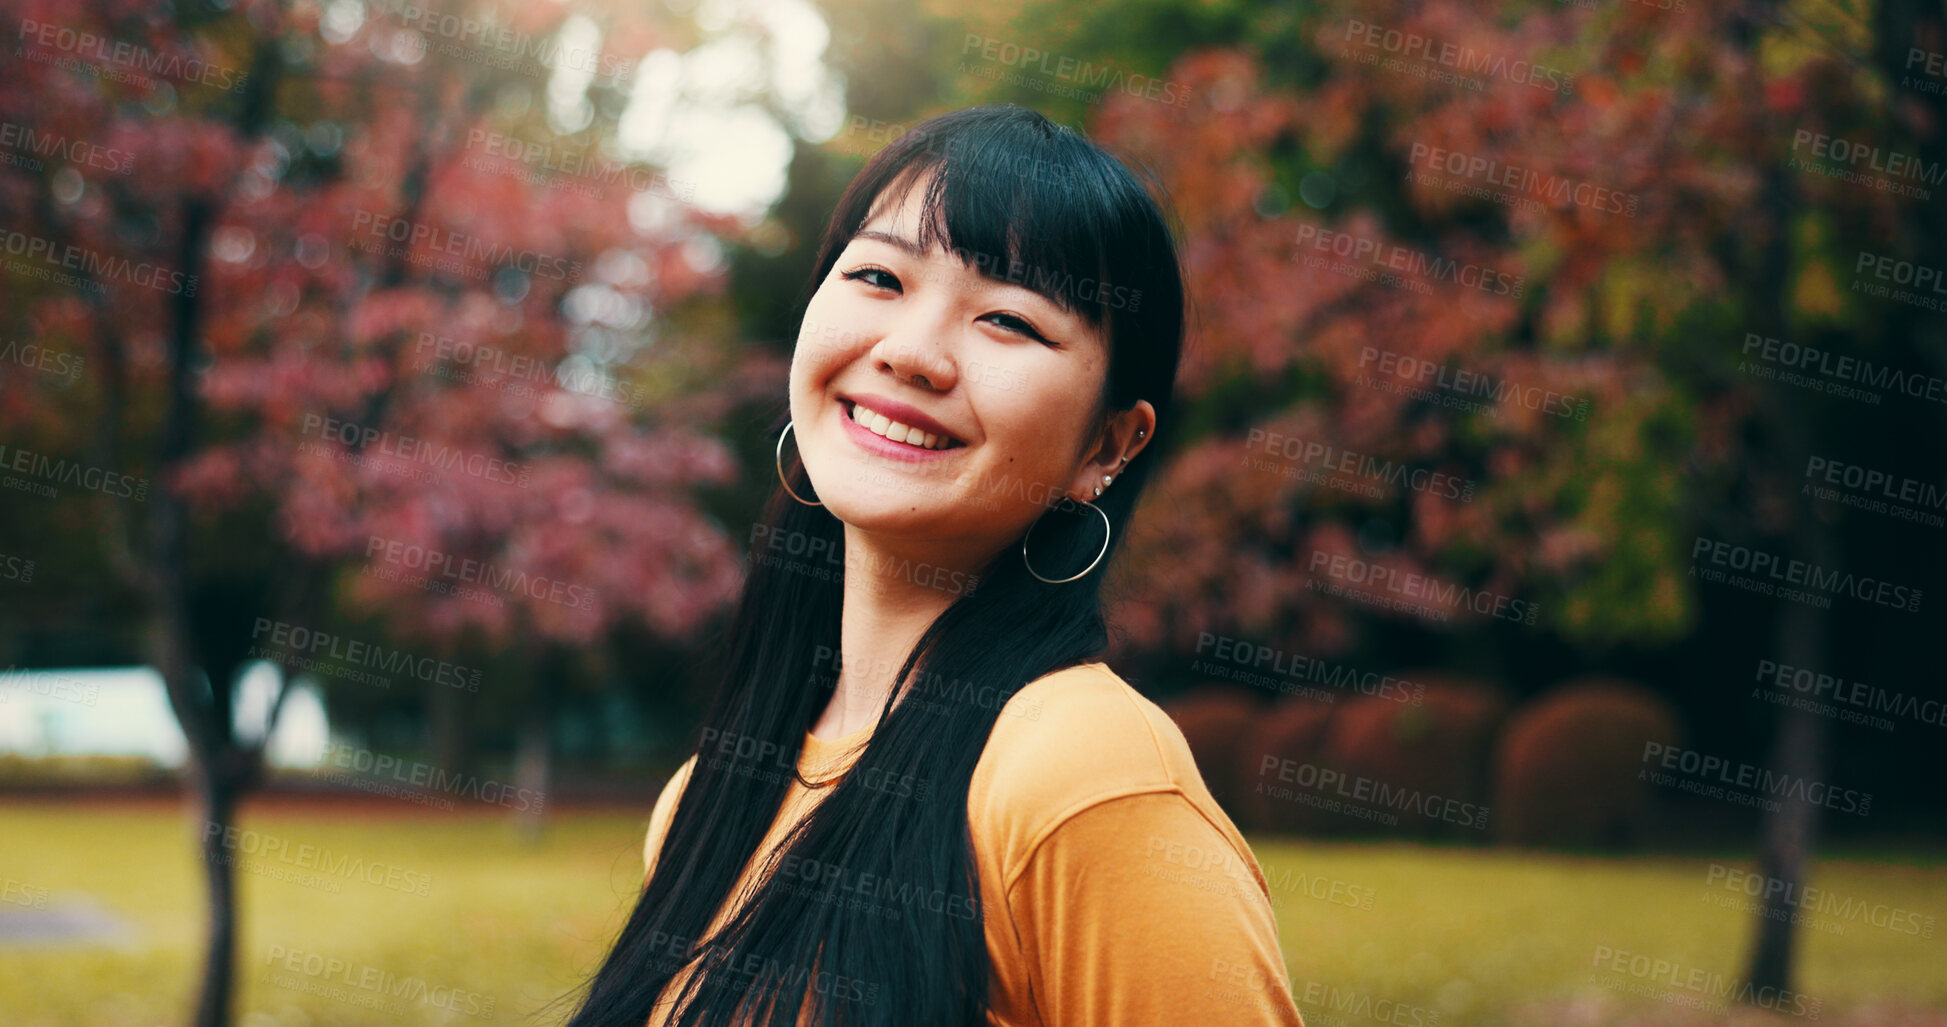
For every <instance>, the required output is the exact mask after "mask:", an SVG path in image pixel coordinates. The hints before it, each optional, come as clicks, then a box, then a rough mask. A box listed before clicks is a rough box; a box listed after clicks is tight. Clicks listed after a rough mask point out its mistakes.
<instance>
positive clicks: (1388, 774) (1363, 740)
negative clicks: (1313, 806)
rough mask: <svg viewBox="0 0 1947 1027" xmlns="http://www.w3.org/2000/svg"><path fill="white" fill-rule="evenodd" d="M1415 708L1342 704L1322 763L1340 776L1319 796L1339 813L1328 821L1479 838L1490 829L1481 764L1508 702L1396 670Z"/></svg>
mask: <svg viewBox="0 0 1947 1027" xmlns="http://www.w3.org/2000/svg"><path fill="white" fill-rule="evenodd" d="M1399 676H1400V677H1402V678H1404V679H1406V680H1407V681H1410V682H1413V683H1415V684H1417V685H1420V686H1421V688H1422V689H1423V691H1422V692H1420V693H1419V698H1420V702H1419V703H1418V704H1414V703H1411V702H1405V703H1403V702H1399V701H1396V700H1395V699H1393V698H1390V697H1383V696H1364V695H1362V696H1354V697H1352V698H1350V699H1347V700H1344V702H1343V708H1342V709H1340V710H1339V712H1338V715H1337V716H1336V717H1334V718H1333V721H1332V729H1331V732H1330V734H1329V736H1328V739H1327V742H1326V745H1325V751H1324V760H1323V766H1324V768H1325V769H1327V770H1331V771H1336V772H1338V773H1339V774H1340V775H1342V776H1341V777H1340V778H1338V779H1336V780H1334V781H1332V782H1331V783H1330V784H1329V786H1322V787H1320V788H1319V789H1317V790H1318V791H1319V792H1321V793H1323V794H1329V795H1331V796H1332V797H1334V798H1337V799H1338V800H1340V802H1341V803H1342V804H1343V806H1344V808H1345V809H1347V810H1357V811H1360V813H1362V814H1369V815H1356V816H1355V815H1351V814H1350V813H1346V812H1341V813H1338V814H1336V815H1334V816H1333V818H1332V822H1333V824H1334V825H1335V826H1337V827H1338V828H1339V829H1341V830H1345V831H1348V832H1352V833H1360V834H1365V833H1374V832H1377V833H1380V834H1384V835H1387V836H1389V837H1419V838H1443V837H1444V838H1464V839H1469V840H1485V839H1486V838H1487V834H1486V832H1485V829H1486V828H1488V827H1490V826H1491V825H1492V822H1493V817H1492V811H1491V810H1490V808H1489V806H1488V801H1487V797H1488V788H1487V782H1488V764H1489V759H1490V758H1491V755H1492V752H1493V749H1492V746H1493V742H1494V734H1495V732H1496V731H1497V730H1499V728H1500V726H1501V723H1502V721H1503V720H1505V719H1506V717H1507V712H1508V701H1507V698H1506V696H1505V695H1503V694H1502V692H1501V691H1500V690H1499V689H1497V688H1494V687H1492V686H1490V685H1488V684H1486V683H1484V682H1481V681H1479V680H1475V679H1472V678H1466V677H1462V676H1458V675H1453V674H1446V673H1442V672H1439V671H1423V672H1418V673H1410V672H1408V673H1401V674H1400V675H1399Z"/></svg>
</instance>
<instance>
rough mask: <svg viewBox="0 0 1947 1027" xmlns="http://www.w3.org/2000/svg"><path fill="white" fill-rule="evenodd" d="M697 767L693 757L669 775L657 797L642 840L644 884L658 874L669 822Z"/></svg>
mask: <svg viewBox="0 0 1947 1027" xmlns="http://www.w3.org/2000/svg"><path fill="white" fill-rule="evenodd" d="M695 766H696V757H694V756H691V757H690V758H689V759H688V760H687V761H685V762H684V763H683V765H682V766H680V767H677V768H676V772H675V773H674V774H671V775H669V781H668V782H667V783H665V784H664V785H663V790H662V794H661V795H658V796H656V806H655V808H654V809H652V810H651V811H650V812H649V833H648V835H647V836H645V837H644V838H643V840H642V883H643V884H645V885H646V884H648V883H649V878H650V876H651V875H652V874H654V873H655V872H656V854H657V853H658V852H660V851H661V850H662V845H663V838H664V837H665V836H667V835H668V834H669V821H670V818H671V817H674V816H675V815H676V800H677V799H679V798H681V797H682V794H683V786H684V785H686V784H688V783H689V779H690V771H691V769H693V768H694V767H695Z"/></svg>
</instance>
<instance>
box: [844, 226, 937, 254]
mask: <svg viewBox="0 0 1947 1027" xmlns="http://www.w3.org/2000/svg"><path fill="white" fill-rule="evenodd" d="M852 238H854V239H876V240H878V241H880V242H882V243H889V244H891V245H893V246H897V247H899V248H900V249H902V250H904V251H906V252H907V253H908V254H910V255H912V256H914V257H920V258H923V257H925V256H926V254H925V253H924V252H922V251H921V250H920V248H919V244H918V243H916V242H914V241H912V240H911V239H908V238H906V237H904V236H899V235H893V234H892V233H890V232H881V231H878V230H876V229H871V228H866V229H861V230H859V231H857V232H853V233H852Z"/></svg>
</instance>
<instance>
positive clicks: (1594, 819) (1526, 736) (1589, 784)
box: [1494, 677, 1678, 848]
mask: <svg viewBox="0 0 1947 1027" xmlns="http://www.w3.org/2000/svg"><path fill="white" fill-rule="evenodd" d="M1677 731H1678V721H1677V715H1676V712H1675V711H1674V710H1672V709H1671V707H1670V704H1669V703H1667V702H1665V701H1663V700H1662V699H1661V698H1659V697H1657V696H1656V695H1655V694H1654V693H1652V692H1650V691H1649V690H1647V689H1645V688H1643V687H1641V686H1639V685H1635V684H1631V683H1629V682H1627V681H1620V680H1616V679H1613V678H1598V677H1588V678H1580V679H1576V680H1573V681H1569V682H1566V683H1564V684H1562V685H1561V686H1559V687H1557V688H1556V689H1554V690H1553V691H1551V692H1549V693H1547V694H1546V695H1543V696H1542V697H1541V698H1539V699H1537V700H1535V701H1534V702H1532V703H1529V704H1528V705H1527V706H1525V707H1523V708H1522V709H1521V710H1520V712H1519V713H1517V714H1516V715H1515V716H1514V717H1513V719H1511V720H1510V721H1509V722H1508V727H1507V730H1506V731H1505V732H1504V733H1503V734H1502V736H1501V743H1500V746H1499V751H1498V753H1497V754H1496V757H1495V765H1494V783H1495V784H1494V795H1495V800H1494V802H1495V807H1496V809H1495V815H1494V819H1495V829H1496V837H1498V838H1500V839H1501V840H1503V841H1507V842H1512V843H1515V844H1517V845H1537V846H1568V847H1577V848H1625V847H1629V846H1632V845H1635V844H1638V843H1639V842H1641V841H1642V840H1643V836H1644V834H1645V833H1646V832H1647V830H1648V827H1649V823H1648V818H1649V811H1650V784H1649V782H1648V781H1645V780H1641V779H1639V777H1638V774H1639V772H1640V771H1642V770H1643V746H1644V743H1646V742H1650V741H1657V742H1663V743H1674V742H1675V741H1676V734H1677Z"/></svg>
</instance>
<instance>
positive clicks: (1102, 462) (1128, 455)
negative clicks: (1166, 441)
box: [1069, 399, 1156, 499]
mask: <svg viewBox="0 0 1947 1027" xmlns="http://www.w3.org/2000/svg"><path fill="white" fill-rule="evenodd" d="M1155 436H1156V408H1155V407H1153V406H1151V405H1150V403H1149V401H1148V400H1146V399H1139V400H1137V401H1136V404H1135V405H1134V406H1132V407H1130V408H1129V409H1127V410H1122V411H1118V412H1116V413H1114V414H1112V415H1110V417H1109V419H1108V421H1107V423H1105V424H1104V425H1103V426H1102V434H1101V436H1100V437H1099V439H1098V440H1097V442H1096V445H1095V448H1094V450H1093V451H1092V452H1090V453H1089V455H1088V457H1087V459H1086V460H1085V461H1084V462H1083V464H1082V466H1081V469H1080V470H1078V471H1077V472H1076V475H1075V478H1074V479H1073V480H1072V481H1070V482H1069V492H1070V493H1071V494H1073V495H1075V496H1078V497H1080V498H1082V499H1095V498H1096V497H1098V496H1101V495H1103V494H1105V493H1107V492H1108V490H1109V489H1110V488H1112V487H1114V485H1115V481H1116V479H1117V478H1119V477H1121V476H1122V469H1123V468H1124V467H1125V466H1127V465H1128V463H1129V461H1131V460H1134V459H1135V458H1136V454H1138V453H1140V452H1142V451H1143V448H1144V447H1145V446H1148V445H1149V443H1150V441H1151V440H1152V439H1154V438H1155Z"/></svg>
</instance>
